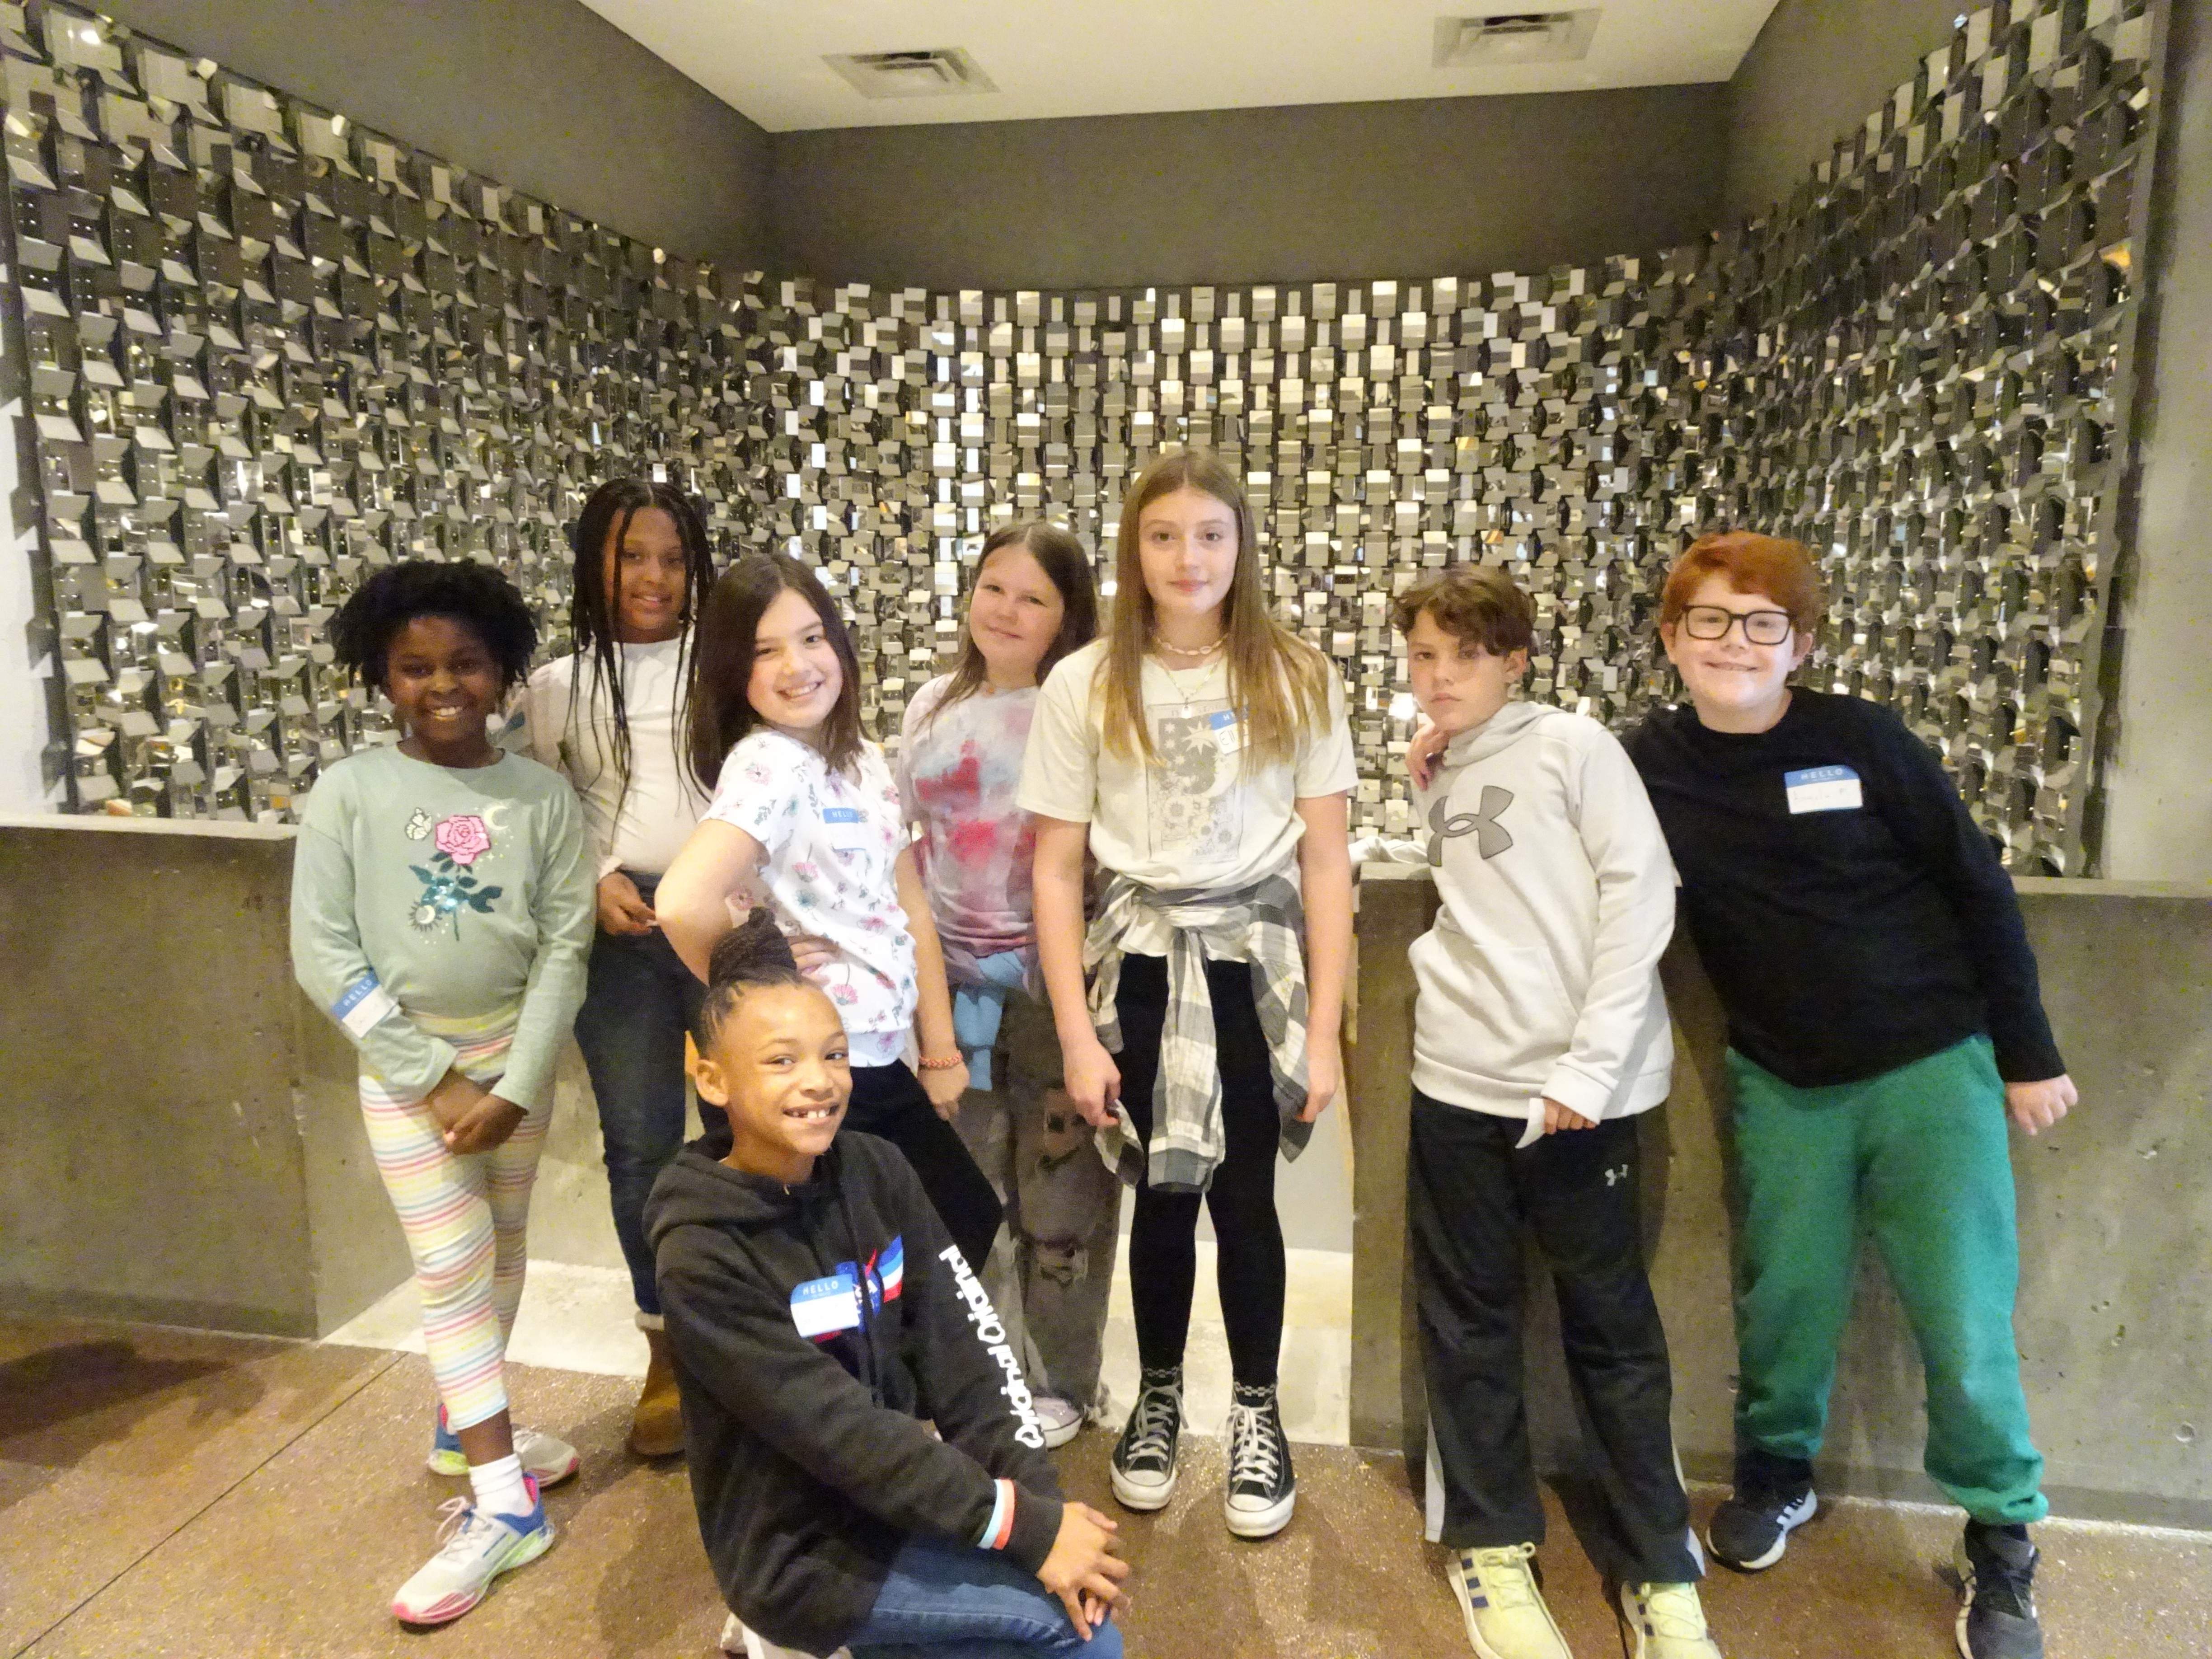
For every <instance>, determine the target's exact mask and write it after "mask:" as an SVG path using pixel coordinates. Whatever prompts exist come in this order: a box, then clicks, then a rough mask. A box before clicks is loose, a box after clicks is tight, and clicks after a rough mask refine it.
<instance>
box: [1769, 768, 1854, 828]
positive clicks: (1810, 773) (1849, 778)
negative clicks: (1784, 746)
mask: <svg viewBox="0 0 2212 1659" xmlns="http://www.w3.org/2000/svg"><path fill="white" fill-rule="evenodd" d="M1782 789H1783V793H1784V794H1786V795H1787V796H1788V797H1789V798H1790V812H1791V814H1792V815H1793V816H1795V815H1796V814H1797V813H1801V812H1855V811H1858V810H1859V809H1860V808H1861V807H1863V806H1864V805H1866V801H1865V799H1864V798H1863V795H1862V794H1861V793H1860V790H1859V775H1858V774H1857V773H1856V772H1854V771H1852V770H1851V769H1850V767H1848V766H1808V767H1807V768H1806V769H1804V770H1803V771H1802V772H1784V774H1783V775H1782Z"/></svg>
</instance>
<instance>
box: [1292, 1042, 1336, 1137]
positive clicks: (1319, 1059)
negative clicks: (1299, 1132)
mask: <svg viewBox="0 0 2212 1659" xmlns="http://www.w3.org/2000/svg"><path fill="white" fill-rule="evenodd" d="M1343 1083H1344V1051H1343V1050H1342V1049H1341V1048H1339V1047H1338V1046H1337V1041H1336V1034H1335V1033H1334V1031H1316V1030H1309V1031H1308V1032H1307V1033H1306V1103H1305V1104H1304V1106H1301V1107H1300V1108H1299V1109H1298V1121H1299V1122H1301V1123H1311V1122H1312V1121H1314V1120H1315V1119H1316V1118H1318V1117H1319V1116H1320V1115H1322V1113H1323V1112H1325V1111H1327V1110H1328V1105H1329V1103H1330V1102H1331V1101H1333V1100H1334V1099H1335V1098H1336V1091H1337V1090H1338V1089H1339V1088H1340V1087H1341V1086H1342V1085H1343Z"/></svg>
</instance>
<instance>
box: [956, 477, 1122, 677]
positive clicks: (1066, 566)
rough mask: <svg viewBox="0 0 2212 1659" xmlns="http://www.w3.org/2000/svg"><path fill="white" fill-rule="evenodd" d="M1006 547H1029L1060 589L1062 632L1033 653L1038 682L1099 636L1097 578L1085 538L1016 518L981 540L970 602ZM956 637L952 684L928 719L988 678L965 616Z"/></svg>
mask: <svg viewBox="0 0 2212 1659" xmlns="http://www.w3.org/2000/svg"><path fill="white" fill-rule="evenodd" d="M1006 547H1018V548H1021V549H1022V550H1024V551H1025V552H1026V553H1028V554H1029V556H1030V557H1031V558H1033V559H1035V560H1036V562H1037V568H1039V569H1041V570H1042V571H1043V572H1044V574H1045V575H1046V576H1047V577H1048V578H1049V579H1050V580H1051V582H1052V585H1053V586H1054V587H1056V588H1058V589H1059V590H1060V632H1059V633H1057V634H1055V635H1053V640H1052V643H1051V644H1050V645H1048V646H1047V647H1045V648H1044V655H1043V656H1042V657H1040V658H1038V659H1037V667H1036V677H1037V684H1040V685H1042V684H1044V677H1045V676H1046V675H1047V674H1049V673H1050V672H1052V669H1053V665H1054V663H1057V662H1058V661H1059V660H1060V659H1061V658H1062V657H1064V656H1066V655H1067V653H1069V652H1071V651H1079V650H1081V649H1082V648H1083V647H1085V646H1086V645H1088V644H1090V643H1091V641H1093V640H1095V639H1097V637H1098V584H1097V582H1096V581H1094V580H1092V579H1091V561H1090V559H1089V558H1088V557H1087V556H1085V553H1084V551H1083V544H1082V543H1081V542H1079V541H1078V540H1076V539H1075V537H1074V535H1073V532H1069V531H1067V530H1065V529H1062V528H1061V527H1060V526H1059V525H1056V524H1047V523H1046V522H1045V521H1044V520H1042V519H1030V520H1016V521H1015V522H1014V523H1012V524H1008V525H1001V526H999V528H998V529H996V530H994V531H993V532H991V534H990V536H989V538H987V540H985V542H984V543H983V550H982V552H981V553H980V554H978V555H977V556H976V558H975V574H974V575H972V576H970V577H969V579H968V602H969V604H970V605H973V604H974V603H975V585H976V583H978V582H980V581H981V580H983V571H984V568H985V567H987V565H988V564H989V563H990V562H991V555H993V554H994V553H996V552H998V551H999V550H1000V549H1001V548H1006ZM960 638H961V641H962V644H961V650H960V660H959V662H958V663H957V664H956V665H954V667H953V670H952V684H950V685H948V686H946V687H945V695H944V696H941V697H939V699H938V700H937V702H935V703H934V704H933V705H932V706H931V708H930V710H929V719H930V720H935V719H936V718H937V717H938V716H939V714H943V713H944V712H945V710H946V709H948V708H951V707H952V705H953V704H954V703H956V702H959V701H960V699H961V698H963V697H972V696H975V693H976V692H978V691H980V690H982V689H983V685H984V684H985V682H986V681H987V680H988V679H989V678H990V672H991V670H990V665H988V664H987V663H986V662H985V661H984V660H983V653H982V649H981V647H979V646H977V644H976V643H975V632H974V630H973V629H971V628H969V626H968V624H967V623H966V621H965V619H964V618H963V622H962V624H961V629H960Z"/></svg>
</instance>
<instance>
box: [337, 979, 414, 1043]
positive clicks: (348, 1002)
mask: <svg viewBox="0 0 2212 1659" xmlns="http://www.w3.org/2000/svg"><path fill="white" fill-rule="evenodd" d="M398 1012H399V1005H398V1003H396V1002H394V1001H393V1000H392V993H391V992H389V991H387V990H386V989H385V988H384V987H383V986H382V985H380V984H379V983H378V982H377V978H376V975H374V974H363V975H362V976H361V977H360V978H359V979H357V980H356V981H354V982H353V983H352V984H350V985H349V986H347V987H345V989H344V990H343V992H342V993H340V994H339V996H338V1000H337V1001H336V1002H333V1003H332V1004H331V1018H334V1019H336V1020H337V1023H338V1024H340V1025H341V1026H343V1028H344V1030H345V1034H346V1035H347V1036H349V1037H351V1038H352V1039H353V1040H354V1041H355V1042H360V1041H361V1040H362V1038H363V1037H365V1036H368V1034H369V1032H370V1031H371V1030H374V1029H375V1027H376V1025H377V1023H378V1022H379V1021H380V1020H382V1019H384V1018H386V1016H387V1015H391V1014H396V1013H398Z"/></svg>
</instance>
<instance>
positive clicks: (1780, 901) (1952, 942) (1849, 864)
mask: <svg viewBox="0 0 2212 1659" xmlns="http://www.w3.org/2000/svg"><path fill="white" fill-rule="evenodd" d="M1628 752H1629V755H1630V756H1631V757H1632V758H1633V759H1634V761H1635V763H1636V769H1637V770H1638V772H1639V773H1640V774H1642V775H1643V778H1644V788H1645V789H1646V791H1648V792H1649V793H1650V797H1651V805H1652V806H1653V808H1654V809H1655V810H1656V811H1657V812H1658V814H1659V822H1660V824H1661V825H1662V827H1663V828H1664V829H1665V830H1666V832H1667V846H1668V851H1669V852H1670V853H1672V854H1674V867H1675V869H1676V870H1677V871H1678V872H1680V876H1681V879H1682V900H1683V908H1684V911H1685V913H1686V916H1687V918H1688V921H1689V924H1690V933H1691V936H1692V939H1695V940H1696V942H1697V946H1698V954H1699V957H1701V958H1702V959H1703V961H1704V963H1705V971H1706V973H1707V974H1708V975H1711V979H1712V981H1713V986H1714V988H1715V989H1716V990H1717V991H1718V992H1719V994H1720V999H1721V1003H1722V1006H1723V1007H1724V1008H1726V1010H1727V1011H1728V1020H1729V1042H1731V1043H1732V1044H1733V1045H1734V1046H1735V1048H1736V1049H1737V1050H1738V1051H1739V1052H1741V1054H1745V1055H1747V1057H1748V1058H1750V1059H1751V1060H1754V1061H1756V1062H1757V1063H1758V1064H1759V1065H1760V1066H1764V1067H1765V1068H1766V1069H1767V1070H1768V1071H1770V1072H1771V1073H1774V1074H1775V1075H1776V1076H1777V1077H1778V1078H1780V1079H1783V1080H1784V1082H1786V1083H1791V1084H1795V1085H1797V1086H1799V1087H1801V1088H1816V1087H1819V1086H1821V1085H1826V1084H1833V1083H1854V1082H1858V1081H1860V1080H1862V1079H1866V1078H1870V1077H1876V1076H1879V1075H1880V1074H1881V1073H1884V1072H1887V1071H1893V1070H1894V1069H1895V1068H1897V1067H1898V1066H1904V1065H1906V1064H1909V1063H1910V1062H1911V1061H1913V1060H1921V1059H1924V1058H1926V1057H1927V1056H1928V1055H1929V1054H1936V1053H1939V1052H1940V1051H1942V1049H1945V1048H1949V1047H1951V1046H1952V1045H1953V1044H1954V1043H1956V1042H1962V1041H1963V1040H1965V1039H1966V1038H1967V1037H1969V1036H1973V1035H1974V1034H1975V1033H1977V1032H1980V1031H1986V1032H1988V1033H1989V1035H1990V1038H1991V1040H1992V1042H1994V1043H1995V1044H1996V1061H1997V1070H1998V1072H1999V1073H2001V1074H2002V1076H2003V1077H2004V1078H2005V1079H2006V1080H2008V1081H2009V1082H2033V1081H2039V1080H2040V1079H2045V1078H2051V1077H2056V1076H2057V1075H2058V1074H2059V1073H2062V1072H2063V1071H2064V1070H2065V1069H2066V1067H2065V1065H2064V1062H2063V1061H2062V1060H2060V1059H2059V1056H2058V1048H2057V1044H2056V1043H2055V1042H2052V1040H2051V1025H2050V1022H2049V1021H2048V1020H2046V1019H2045V1018H2044V1013H2043V1001H2042V994H2041V991H2040V988H2039V985H2038V981H2037V976H2036V970H2035V957H2034V954H2033V952H2032V951H2030V950H2029V948H2028V944H2027V930H2026V928H2025V927H2023V926H2022V925H2021V919H2020V906H2019V903H2018V902H2017V901H2016V900H2015V897H2014V896H2013V889H2012V881H2011V878H2009V877H2008V876H2007V875H2006V873H2005V872H2004V869H2003V866H2001V865H2000V864H1998V862H1997V860H1996V853H1995V852H1994V851H1993V850H1992V849H1991V848H1990V842H1989V840H1988V838H1987V837H1986V836H1984V835H1983V833H1982V831H1981V830H1980V829H1978V828H1977V827H1976V825H1975V823H1974V821H1973V819H1972V817H1969V816H1968V815H1967V812H1966V805H1965V803H1964V802H1962V801H1961V800H1960V799H1959V793H1958V791H1957V790H1956V789H1954V787H1952V785H1951V781H1950V779H1949V778H1948V777H1947V776H1945V775H1944V773H1943V770H1942V767H1941V766H1940V765H1939V764H1938V763H1937V762H1936V756H1935V754H1934V753H1933V751H1931V750H1929V747H1928V745H1927V744H1924V743H1923V742H1922V741H1921V740H1920V739H1919V738H1916V737H1914V736H1913V735H1912V733H1911V732H1910V731H1908V730H1907V729H1906V728H1905V723H1904V722H1903V721H1902V720H1899V719H1898V718H1897V716H1896V715H1895V714H1892V713H1891V712H1890V711H1889V710H1888V709H1887V708H1882V707H1881V705H1879V704H1877V703H1872V702H1866V701H1865V700H1863V699H1862V698H1858V697H1845V696H1834V695H1832V694H1830V693H1826V692H1820V691H1807V690H1792V691H1791V693H1790V707H1789V708H1788V710H1787V711H1786V712H1785V713H1784V714H1783V717H1782V719H1781V720H1779V721H1778V722H1777V723H1776V725H1775V726H1773V728H1772V729H1771V730H1770V731H1765V732H1755V733H1751V734H1744V733H1739V732H1714V731H1710V730H1708V729H1707V728H1706V727H1705V726H1704V725H1702V724H1700V723H1699V720H1698V714H1697V710H1696V709H1695V708H1692V707H1691V706H1690V705H1688V704H1684V705H1682V706H1681V707H1680V708H1670V709H1664V710H1661V711H1658V712H1656V713H1654V714H1651V715H1650V717H1649V718H1648V719H1646V720H1644V724H1643V725H1642V726H1639V727H1638V728H1637V730H1636V731H1635V732H1633V733H1632V734H1631V736H1630V737H1629V739H1628Z"/></svg>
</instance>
